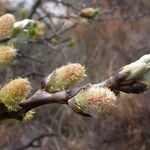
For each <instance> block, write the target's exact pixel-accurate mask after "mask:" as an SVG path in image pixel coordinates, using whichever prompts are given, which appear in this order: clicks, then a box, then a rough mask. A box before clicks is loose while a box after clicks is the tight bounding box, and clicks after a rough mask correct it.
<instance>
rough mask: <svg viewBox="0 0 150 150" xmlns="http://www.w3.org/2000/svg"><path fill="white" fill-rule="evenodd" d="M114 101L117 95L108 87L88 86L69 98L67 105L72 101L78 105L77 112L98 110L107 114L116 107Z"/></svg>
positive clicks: (96, 111)
mask: <svg viewBox="0 0 150 150" xmlns="http://www.w3.org/2000/svg"><path fill="white" fill-rule="evenodd" d="M116 101H117V96H116V95H115V94H114V92H112V91H111V90H110V89H108V88H106V87H101V88H96V87H90V88H88V89H85V90H82V91H80V92H79V93H78V94H77V95H76V96H75V97H74V98H72V99H70V100H69V105H70V104H71V103H72V102H73V103H74V104H75V105H76V106H77V107H78V109H79V112H83V113H85V114H91V113H99V112H103V113H107V114H109V113H111V112H112V111H113V110H115V109H116V108H117V106H116ZM77 107H76V108H77ZM76 110H77V109H76Z"/></svg>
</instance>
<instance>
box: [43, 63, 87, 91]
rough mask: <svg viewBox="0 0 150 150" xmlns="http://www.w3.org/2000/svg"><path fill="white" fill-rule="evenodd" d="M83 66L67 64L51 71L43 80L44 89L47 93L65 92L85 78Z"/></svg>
mask: <svg viewBox="0 0 150 150" xmlns="http://www.w3.org/2000/svg"><path fill="white" fill-rule="evenodd" d="M85 76H86V75H85V68H84V66H82V65H80V64H78V63H69V64H68V65H65V66H62V67H60V68H58V69H56V70H55V71H53V72H52V73H51V74H50V75H49V76H48V77H47V78H46V80H45V83H44V84H45V85H44V89H45V90H46V91H49V92H56V91H62V90H67V89H69V88H70V87H72V86H74V85H76V84H77V82H78V81H80V80H81V79H82V78H83V77H85Z"/></svg>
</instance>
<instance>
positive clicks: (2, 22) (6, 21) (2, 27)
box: [0, 14, 15, 38]
mask: <svg viewBox="0 0 150 150" xmlns="http://www.w3.org/2000/svg"><path fill="white" fill-rule="evenodd" d="M14 23H15V17H14V15H11V14H5V15H3V16H1V17H0V37H1V38H8V37H10V36H11V35H12V33H13V26H14Z"/></svg>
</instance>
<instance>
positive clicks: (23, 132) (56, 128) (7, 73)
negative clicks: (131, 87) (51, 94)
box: [0, 0, 150, 150]
mask: <svg viewBox="0 0 150 150" xmlns="http://www.w3.org/2000/svg"><path fill="white" fill-rule="evenodd" d="M86 7H94V8H98V9H99V11H100V15H99V16H98V18H96V19H94V20H90V19H79V21H78V23H77V21H75V18H74V17H72V16H75V15H78V14H79V13H80V12H81V10H82V9H83V8H86ZM5 13H12V14H14V15H15V16H16V18H17V20H22V19H25V18H32V19H34V20H37V21H39V22H40V23H41V28H44V30H42V32H41V33H40V35H39V37H36V38H32V39H28V40H27V42H26V43H25V44H24V45H22V46H20V47H19V49H18V55H17V58H16V60H15V61H14V63H13V64H12V65H11V66H9V67H8V68H7V69H5V70H4V71H1V72H0V82H1V84H2V85H3V84H4V83H6V82H8V81H10V80H11V79H14V78H16V77H18V76H21V77H28V78H29V79H30V81H31V83H32V87H33V90H32V92H34V91H36V90H37V89H38V88H39V87H40V81H41V79H42V78H43V77H44V75H45V74H47V73H50V72H52V71H53V70H54V69H55V68H57V67H59V66H61V65H64V64H66V63H67V62H78V63H81V64H83V65H85V67H86V69H87V70H86V73H87V75H88V77H87V78H86V79H85V83H87V82H90V83H98V82H101V81H103V80H104V79H107V78H108V77H110V76H111V75H113V74H115V73H116V72H117V71H118V70H119V68H120V67H121V66H124V65H126V64H128V63H130V62H132V61H135V60H136V59H138V58H140V57H141V56H142V55H144V54H147V53H150V1H149V0H78V1H77V0H0V15H3V14H5ZM149 97H150V91H147V92H145V93H144V94H140V95H128V96H127V97H126V98H124V99H122V101H121V103H120V106H119V107H120V113H117V114H115V115H113V116H108V115H104V114H101V115H99V116H98V117H97V118H86V117H83V116H79V115H78V114H75V113H73V112H72V110H70V109H69V108H68V107H67V106H65V105H58V104H52V105H46V106H42V107H40V108H38V110H36V111H37V113H36V116H35V119H33V120H32V121H29V122H26V123H22V122H8V123H6V124H5V125H3V124H2V125H0V150H17V149H18V150H19V149H20V150H23V149H28V150H83V149H85V150H149V149H150V101H149ZM48 133H55V134H58V136H55V135H53V136H46V134H48ZM40 136H42V137H40ZM35 138H38V139H37V140H35V142H33V143H32V144H30V142H32V141H33V140H34V139H35Z"/></svg>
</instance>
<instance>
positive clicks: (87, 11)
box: [81, 7, 99, 19]
mask: <svg viewBox="0 0 150 150" xmlns="http://www.w3.org/2000/svg"><path fill="white" fill-rule="evenodd" d="M98 15H99V10H98V9H96V8H91V7H89V8H84V9H82V11H81V16H82V17H85V18H93V19H94V18H95V17H97V16H98Z"/></svg>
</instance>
